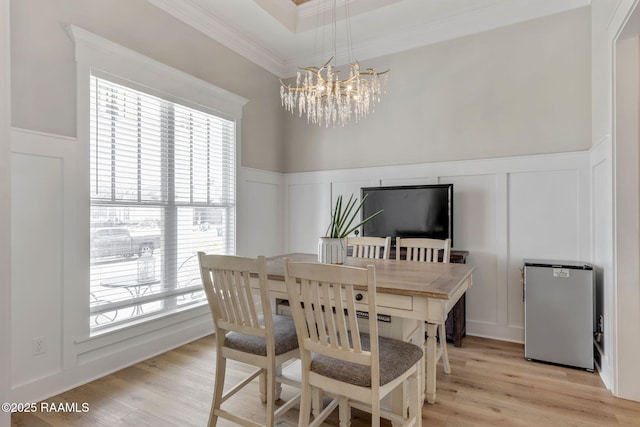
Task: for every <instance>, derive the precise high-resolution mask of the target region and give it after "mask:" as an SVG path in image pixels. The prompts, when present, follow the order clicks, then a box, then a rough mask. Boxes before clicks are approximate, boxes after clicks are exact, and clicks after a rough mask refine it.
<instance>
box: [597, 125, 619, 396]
mask: <svg viewBox="0 0 640 427" xmlns="http://www.w3.org/2000/svg"><path fill="white" fill-rule="evenodd" d="M612 153H613V151H612V144H611V138H606V139H605V140H603V141H601V142H600V144H598V146H596V147H595V148H594V149H593V150H592V151H591V191H592V198H593V203H592V212H593V213H592V215H593V222H592V223H593V262H594V264H595V271H596V325H598V324H599V316H600V315H602V326H603V328H604V331H603V333H602V336H601V339H600V341H599V343H598V344H597V346H596V351H598V352H599V353H600V368H599V369H600V376H601V378H602V380H603V381H604V383H605V385H606V386H607V388H609V389H610V390H611V389H612V388H613V384H614V370H613V361H614V360H615V346H614V342H615V339H614V333H615V329H614V321H613V319H614V318H615V316H614V313H615V300H616V298H615V292H614V274H613V233H614V228H613V174H612Z"/></svg>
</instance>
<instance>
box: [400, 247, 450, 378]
mask: <svg viewBox="0 0 640 427" xmlns="http://www.w3.org/2000/svg"><path fill="white" fill-rule="evenodd" d="M396 259H406V260H409V261H422V262H444V263H448V262H449V261H450V260H451V240H450V239H424V238H401V237H396ZM445 321H446V319H445V320H443V321H442V322H441V323H438V328H437V330H438V338H439V339H438V341H439V342H438V350H437V358H438V359H442V367H443V369H444V372H445V373H446V374H450V373H451V365H450V364H449V353H448V352H447V331H446V323H445ZM425 346H426V344H425Z"/></svg>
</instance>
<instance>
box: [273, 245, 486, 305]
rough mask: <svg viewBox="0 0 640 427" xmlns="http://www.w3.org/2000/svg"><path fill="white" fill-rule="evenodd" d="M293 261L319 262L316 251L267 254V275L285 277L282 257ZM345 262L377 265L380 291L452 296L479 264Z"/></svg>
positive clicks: (377, 260) (375, 260) (386, 260)
mask: <svg viewBox="0 0 640 427" xmlns="http://www.w3.org/2000/svg"><path fill="white" fill-rule="evenodd" d="M284 257H287V258H289V259H290V261H291V262H318V256H317V255H315V254H302V253H293V254H286V255H278V256H275V257H270V258H267V275H268V278H269V279H271V280H280V281H284V268H283V263H282V259H283V258H284ZM343 265H346V266H349V267H366V266H368V265H374V266H375V267H376V285H377V287H376V289H377V291H378V292H382V293H390V294H397V295H412V296H419V297H429V298H437V299H445V300H447V299H450V298H451V297H452V296H453V294H454V293H455V291H456V290H457V289H458V287H459V286H461V285H462V284H463V283H464V282H465V280H466V279H468V278H469V276H470V275H471V273H472V272H473V270H474V269H475V266H473V265H469V264H454V263H450V264H443V263H432V262H417V261H405V260H399V261H398V260H395V259H369V258H354V257H350V256H349V257H346V260H345V263H344V264H343Z"/></svg>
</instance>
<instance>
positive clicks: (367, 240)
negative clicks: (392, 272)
mask: <svg viewBox="0 0 640 427" xmlns="http://www.w3.org/2000/svg"><path fill="white" fill-rule="evenodd" d="M347 247H351V256H353V257H356V258H381V259H389V251H390V250H391V237H373V236H365V237H347Z"/></svg>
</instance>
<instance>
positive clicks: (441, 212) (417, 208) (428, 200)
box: [360, 184, 453, 246]
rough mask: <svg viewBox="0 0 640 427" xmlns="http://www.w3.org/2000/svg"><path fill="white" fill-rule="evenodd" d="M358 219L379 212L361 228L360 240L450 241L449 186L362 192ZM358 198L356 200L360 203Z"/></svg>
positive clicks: (450, 201)
mask: <svg viewBox="0 0 640 427" xmlns="http://www.w3.org/2000/svg"><path fill="white" fill-rule="evenodd" d="M361 191H362V195H361V196H362V198H364V197H365V196H366V197H367V198H366V199H365V202H364V205H363V206H362V218H367V217H368V216H370V215H372V214H374V213H376V212H377V211H379V210H381V209H382V210H383V212H382V213H381V214H380V215H378V216H376V217H375V218H373V219H372V220H371V221H368V222H367V223H365V224H364V225H363V226H362V235H363V236H377V237H387V236H391V238H392V245H395V238H396V237H422V238H430V239H447V238H449V239H451V246H453V184H433V185H409V186H396V187H368V188H362V189H361ZM362 198H361V199H360V200H362Z"/></svg>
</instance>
